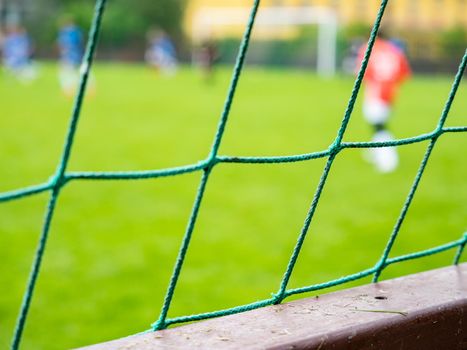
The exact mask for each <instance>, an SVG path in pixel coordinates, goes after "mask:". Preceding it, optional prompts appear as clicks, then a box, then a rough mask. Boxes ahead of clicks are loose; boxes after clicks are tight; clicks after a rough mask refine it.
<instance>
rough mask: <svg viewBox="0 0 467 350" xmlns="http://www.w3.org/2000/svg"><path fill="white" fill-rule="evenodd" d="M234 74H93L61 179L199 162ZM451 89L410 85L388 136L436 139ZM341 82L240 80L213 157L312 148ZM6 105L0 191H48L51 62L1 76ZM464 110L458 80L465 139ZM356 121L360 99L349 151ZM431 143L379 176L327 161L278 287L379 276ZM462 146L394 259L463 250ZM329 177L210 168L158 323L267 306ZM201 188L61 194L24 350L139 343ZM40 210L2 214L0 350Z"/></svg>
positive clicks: (63, 111)
mask: <svg viewBox="0 0 467 350" xmlns="http://www.w3.org/2000/svg"><path fill="white" fill-rule="evenodd" d="M229 76H230V71H229V70H228V69H221V70H220V71H219V72H217V75H216V78H215V81H214V83H213V84H210V85H208V84H204V83H203V82H202V81H201V79H200V76H199V75H198V74H197V73H196V72H194V71H191V70H188V69H182V71H181V72H179V74H178V75H177V76H176V77H174V78H166V77H161V76H157V74H155V73H154V72H152V71H149V70H147V69H146V68H145V67H142V66H126V65H110V64H107V65H98V66H97V67H96V70H95V73H94V78H95V80H96V88H97V89H96V94H95V96H89V97H88V98H87V99H86V101H85V105H84V108H83V113H82V119H81V121H80V124H79V127H78V132H77V137H76V143H75V145H74V148H73V152H72V157H71V162H70V166H69V170H142V169H159V168H163V167H168V166H177V165H183V164H189V163H195V162H197V161H198V160H200V159H204V158H205V157H206V156H207V155H208V152H209V148H210V145H211V142H212V140H213V137H214V133H215V128H216V125H217V120H218V117H219V115H220V111H221V109H222V105H223V101H224V97H225V94H226V90H227V86H228V81H229ZM452 78H453V76H452V77H450V76H440V77H416V78H414V79H412V80H411V81H410V82H409V83H408V84H406V85H405V86H404V87H403V89H402V91H401V93H400V99H399V101H398V104H397V108H396V110H395V113H394V116H393V119H392V120H391V129H392V131H393V133H394V134H395V135H396V136H397V137H409V136H414V135H417V134H420V133H424V132H429V131H431V130H433V129H434V126H435V125H436V122H437V119H438V118H439V115H440V112H441V110H442V108H443V105H444V103H445V100H446V98H447V95H448V92H449V90H450V85H451V81H452ZM352 84H353V79H352V78H351V77H342V78H336V79H334V80H320V79H318V78H317V77H315V76H314V75H312V74H311V73H308V72H302V71H281V70H261V69H258V68H255V69H253V68H249V69H246V71H245V72H244V75H243V76H242V78H241V80H240V85H239V90H238V94H237V96H236V99H235V102H234V105H233V109H232V114H231V117H230V121H229V124H228V126H227V129H226V133H225V137H224V140H223V143H222V146H221V149H220V154H222V155H289V154H295V153H305V152H311V151H318V150H324V149H325V148H327V147H328V146H329V144H330V143H331V142H332V140H333V138H334V137H335V135H336V132H337V128H338V126H339V124H340V121H341V119H342V115H343V111H344V109H345V106H346V103H347V100H348V98H349V96H350V91H351V88H352ZM0 96H1V100H0V101H1V104H0V159H1V168H0V169H1V172H0V191H7V190H11V189H15V188H20V187H22V186H26V185H31V184H36V183H41V182H44V181H46V180H47V179H48V178H49V177H50V176H51V175H52V174H53V172H54V170H55V167H56V165H57V163H58V159H59V156H60V153H61V150H62V144H63V140H64V136H65V132H66V128H67V124H68V118H69V114H70V110H71V105H72V100H68V99H66V98H64V97H63V96H62V95H61V93H60V91H59V88H58V82H57V79H56V68H55V66H51V65H44V66H43V67H42V70H41V75H40V78H39V79H38V80H37V81H36V82H34V83H33V84H31V85H21V84H20V83H18V82H16V81H14V80H12V79H11V78H10V77H7V76H0ZM466 97H467V92H466V85H465V83H463V84H462V85H461V87H460V91H459V95H458V96H457V99H456V101H455V103H454V105H453V109H452V112H451V115H450V116H449V119H448V122H447V124H448V125H451V126H452V125H466V116H467V98H466ZM360 110H361V108H360V99H359V100H358V101H357V106H356V110H355V113H354V115H353V117H352V120H351V122H350V125H349V129H348V132H347V134H346V137H345V140H347V141H363V140H369V139H370V137H371V135H370V129H369V127H368V126H367V125H366V124H365V123H364V121H363V120H362V117H361V112H360ZM426 146H427V143H426V142H423V143H421V144H416V145H410V146H403V147H401V148H399V154H400V158H401V164H400V167H399V168H398V170H397V171H396V172H395V173H392V174H387V175H381V174H378V173H377V172H376V171H375V170H374V169H373V168H372V166H371V165H370V164H367V163H366V162H365V161H364V160H363V157H362V152H361V150H346V151H344V152H342V153H341V154H339V156H338V158H337V160H336V161H335V164H334V166H333V168H332V170H331V174H330V176H329V179H328V183H327V185H326V187H325V189H324V192H323V196H322V200H321V202H320V204H319V206H318V209H317V211H316V215H315V217H314V220H313V222H312V225H311V228H310V232H309V236H308V238H307V240H306V242H305V245H304V247H303V251H302V253H301V255H300V257H299V260H298V265H297V267H296V270H295V272H294V274H293V276H292V279H291V282H290V287H298V286H305V285H309V284H312V283H316V282H323V281H326V280H329V279H331V278H336V277H340V276H342V275H345V274H349V273H353V272H357V271H359V270H361V269H364V268H368V267H371V266H373V265H374V263H375V262H376V261H377V259H378V257H379V256H380V254H381V251H382V249H383V247H384V245H385V242H386V241H387V239H388V236H389V234H390V232H391V229H392V226H393V225H394V222H395V220H396V218H397V216H398V214H399V212H400V209H401V207H402V203H403V201H404V200H405V197H406V195H407V193H408V191H409V188H410V186H411V183H412V181H413V178H414V176H415V173H416V171H417V168H418V166H419V163H420V160H421V158H422V156H423V153H424V150H425V149H426ZM466 146H467V139H466V135H465V134H463V133H457V134H446V135H443V136H442V138H441V139H440V140H439V142H438V144H437V146H436V148H435V150H434V152H433V155H432V159H431V160H430V162H429V164H428V167H427V170H426V174H425V176H424V177H423V179H422V182H421V184H420V188H419V192H418V193H417V195H416V197H415V200H414V202H413V206H412V207H411V208H410V210H409V213H408V217H407V219H406V221H405V222H404V225H403V226H402V229H401V232H400V236H399V238H398V240H397V241H396V244H395V246H394V249H393V253H392V254H391V256H395V255H399V254H404V253H408V252H412V251H416V250H421V249H425V248H429V247H432V246H435V245H438V244H442V243H445V242H448V241H451V240H455V239H458V238H460V236H461V234H462V233H463V232H464V231H465V229H466V227H467V225H466V224H467V222H466V215H465V214H466V212H467V202H466V200H465V199H466V195H467V183H466V181H465V178H466V176H467V171H466V164H465V150H466ZM323 166H324V160H315V161H307V162H302V163H295V164H283V165H235V164H230V165H229V164H221V165H219V166H218V167H216V168H215V170H214V173H213V174H212V177H211V179H210V182H209V184H208V188H207V192H206V197H205V199H204V201H203V203H202V207H201V211H200V216H199V221H198V223H197V226H196V228H195V231H194V237H193V241H192V246H191V248H190V250H189V253H188V256H187V260H186V262H185V265H184V267H183V270H182V274H181V280H180V283H179V285H178V287H177V289H176V292H175V297H174V302H173V305H172V307H171V309H170V313H169V316H178V315H187V314H191V313H197V312H204V311H212V310H216V309H220V308H225V307H231V306H235V305H239V304H245V303H249V302H253V301H256V300H259V299H265V298H268V297H270V294H271V293H272V292H276V291H277V289H278V286H279V281H280V278H281V276H282V274H283V273H284V270H285V267H286V264H287V261H288V259H289V257H290V254H291V251H292V248H293V245H294V243H295V241H296V238H297V235H298V233H299V231H300V228H301V226H302V223H303V220H304V217H305V214H306V212H307V209H308V207H309V205H310V202H311V199H312V196H313V193H314V191H315V189H316V185H317V181H318V179H319V176H320V174H321V172H322V169H323ZM199 178H200V173H195V174H188V175H183V176H178V177H175V178H163V179H155V180H144V181H131V182H130V181H128V182H126V181H114V182H72V183H70V184H69V185H67V187H66V188H65V189H64V190H63V192H62V195H61V197H60V199H59V201H58V205H57V210H56V214H55V216H54V219H53V223H52V228H51V234H50V241H49V244H48V247H47V250H46V254H45V259H44V265H43V267H42V270H41V275H40V278H39V282H38V285H37V289H36V293H35V296H34V299H33V303H32V307H31V310H30V318H29V319H28V322H27V326H26V331H25V334H24V339H23V348H24V349H61V348H66V347H76V346H80V345H86V344H90V343H95V342H100V341H104V340H108V339H112V338H116V337H122V336H125V335H128V334H132V333H136V332H139V331H142V330H145V329H147V328H148V327H149V325H150V323H152V322H153V321H155V320H156V318H157V316H158V313H159V310H160V307H161V304H162V300H163V296H164V293H165V290H166V286H167V283H168V279H169V276H170V273H171V270H172V266H173V264H174V260H175V257H176V253H177V250H178V246H179V244H180V241H181V237H182V235H183V231H184V227H185V224H186V222H187V218H188V215H189V211H190V208H191V205H192V202H193V199H194V196H195V191H196V187H197V184H198V182H199ZM47 198H48V196H47V194H41V195H38V196H35V197H29V198H27V199H21V200H18V201H13V202H8V203H1V204H0V218H1V220H0V261H1V265H0V266H1V267H0V348H6V347H7V346H8V344H9V341H10V337H11V334H12V332H13V327H14V322H15V318H16V314H17V312H18V309H19V306H20V302H21V297H22V293H23V290H24V287H25V284H26V280H27V275H28V272H29V269H30V264H31V261H32V258H33V252H34V248H35V245H36V243H37V240H38V236H39V232H40V227H41V223H42V217H43V213H44V209H45V205H46V202H47ZM453 256H454V251H450V252H448V253H443V254H440V255H438V256H433V257H429V258H424V259H420V260H417V261H411V262H408V263H403V264H400V265H398V266H394V267H390V268H388V269H387V270H386V271H385V272H384V273H383V278H390V277H394V276H398V275H403V274H408V273H412V272H415V271H421V270H426V269H431V268H435V267H438V266H443V265H447V264H449V263H451V261H452V258H453ZM463 261H465V255H464V259H463ZM368 281H369V279H365V280H363V281H360V282H359V283H364V282H368ZM346 286H349V285H346ZM319 293H323V292H322V291H320V292H319Z"/></svg>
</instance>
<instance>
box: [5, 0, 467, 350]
mask: <svg viewBox="0 0 467 350" xmlns="http://www.w3.org/2000/svg"><path fill="white" fill-rule="evenodd" d="M259 3H260V0H255V1H254V3H253V6H252V9H251V14H250V17H249V20H248V24H247V26H246V30H245V33H244V35H243V39H242V42H241V44H240V48H239V52H238V55H237V60H236V64H235V67H234V71H233V76H232V80H231V83H230V87H229V90H228V94H227V98H226V101H225V105H224V109H223V111H222V114H221V117H220V120H219V124H218V127H217V132H216V134H215V137H214V141H213V144H212V147H211V150H210V153H209V156H208V157H207V158H206V159H205V160H202V161H200V162H198V163H196V164H192V165H187V166H181V167H175V168H167V169H161V170H151V171H125V172H67V165H68V161H69V158H70V154H71V150H72V146H73V141H74V137H75V134H76V128H77V124H78V121H79V117H80V111H81V106H82V103H83V98H84V93H85V89H86V84H87V81H88V77H89V72H90V69H91V65H92V62H93V57H94V52H95V49H96V44H97V39H98V36H99V30H100V26H101V20H102V16H103V14H104V9H105V5H106V0H97V1H96V7H95V12H94V19H93V24H92V27H91V30H90V35H89V40H88V44H87V49H86V53H85V56H84V59H83V64H82V69H81V79H80V84H79V88H78V92H77V96H76V99H75V103H74V107H73V110H72V114H71V120H70V124H69V128H68V131H67V135H66V138H65V143H64V148H63V152H62V155H61V158H60V161H59V164H58V167H57V170H56V172H55V174H54V175H53V176H52V177H51V178H50V179H49V181H47V182H45V183H43V184H40V185H36V186H31V187H27V188H22V189H19V190H15V191H10V192H5V193H0V202H6V201H12V200H17V199H20V198H22V197H27V196H32V195H35V194H38V193H42V192H45V191H49V192H50V199H49V201H48V205H47V209H46V212H45V219H44V224H43V227H42V232H41V235H40V239H39V243H38V245H37V249H36V254H35V258H34V260H33V263H32V269H31V273H30V276H29V280H28V284H27V288H26V290H25V292H24V297H23V302H22V305H21V309H20V312H19V315H18V319H17V323H16V328H15V332H14V335H13V339H12V348H13V349H17V348H18V347H19V344H20V341H21V338H22V334H23V330H24V327H25V323H26V320H27V316H28V310H29V307H30V304H31V300H32V296H33V293H34V289H35V286H36V282H37V278H38V275H39V270H40V267H41V263H42V259H43V256H44V251H45V248H46V244H47V239H48V234H49V228H50V223H51V221H52V217H53V214H54V210H55V207H56V202H57V198H58V197H59V195H60V192H61V190H62V188H63V187H64V186H65V185H67V184H68V183H69V182H73V181H75V180H117V179H119V180H134V179H144V178H158V177H166V176H177V175H181V174H187V173H192V172H201V173H202V177H201V181H200V184H199V187H198V191H197V195H196V198H195V201H194V204H193V208H192V211H191V215H190V218H189V220H188V224H187V227H186V231H185V235H184V237H183V240H182V243H181V246H180V250H179V252H178V256H177V259H176V262H175V266H174V270H173V273H172V276H171V278H170V282H169V285H168V287H167V292H166V296H165V299H164V302H163V306H162V310H161V312H160V315H159V318H158V319H157V321H156V322H155V323H154V324H153V325H152V328H151V329H150V331H151V330H160V329H164V328H166V327H168V326H169V325H172V324H176V323H183V322H189V321H196V320H202V319H207V318H211V317H217V316H223V315H229V314H234V313H239V312H242V311H247V310H252V309H256V308H259V307H263V306H266V305H272V304H278V303H280V302H282V301H283V300H284V299H285V298H287V297H289V296H291V295H295V294H300V293H305V292H310V291H316V290H319V289H323V288H328V287H332V286H336V285H340V284H343V283H346V282H349V281H354V280H358V279H361V278H364V277H366V276H370V275H373V281H377V280H378V278H379V276H380V274H381V272H382V271H383V270H384V269H385V268H386V267H387V266H389V265H391V264H395V263H399V262H402V261H406V260H411V259H417V258H421V257H425V256H428V255H432V254H437V253H440V252H444V251H446V250H450V249H457V252H456V253H455V257H454V264H457V263H458V262H459V260H460V258H461V255H462V252H463V250H464V247H465V245H466V243H467V233H465V234H464V235H463V236H462V237H461V238H460V239H458V240H456V241H453V242H449V243H446V244H444V245H441V246H438V247H434V248H431V249H427V250H423V251H419V252H415V253H411V254H407V255H403V256H398V257H394V258H389V254H390V252H391V249H392V247H393V245H394V242H395V240H396V238H397V235H398V233H399V230H400V228H401V225H402V223H403V222H404V219H405V217H406V214H407V211H408V209H409V207H410V205H411V203H412V200H413V198H414V196H415V193H416V191H417V187H418V185H419V183H420V180H421V178H422V176H423V173H424V171H425V168H426V165H427V163H428V160H429V158H430V155H431V153H432V151H433V148H434V147H435V144H436V142H437V141H438V139H439V138H440V136H441V135H443V134H445V133H455V132H466V131H467V126H459V127H446V126H444V125H445V122H446V118H447V117H448V114H449V110H450V108H451V105H452V102H453V100H454V97H455V95H456V92H457V89H458V87H459V84H460V82H461V79H462V76H463V73H464V71H465V68H466V64H467V51H466V53H465V54H464V56H463V58H462V60H461V62H460V65H459V68H458V71H457V74H456V76H455V79H454V82H453V84H452V88H451V91H450V93H449V96H448V98H447V101H446V104H445V106H444V109H443V111H442V113H441V116H440V118H439V121H438V124H437V125H436V127H435V128H434V130H433V131H432V132H430V133H427V134H423V135H419V136H415V137H410V138H405V139H398V140H394V141H388V142H343V141H342V140H343V137H344V134H345V132H346V129H347V126H348V123H349V121H350V117H351V115H352V111H353V108H354V105H355V101H356V99H357V96H358V93H359V90H360V86H361V84H362V80H363V76H364V73H365V70H366V67H367V65H368V60H369V57H370V54H371V51H372V48H373V45H374V43H375V40H376V35H377V32H378V28H379V27H380V23H381V19H382V18H383V14H384V11H385V9H386V6H387V4H388V0H383V1H382V2H381V6H380V8H379V11H378V15H377V17H376V21H375V23H374V25H373V29H372V31H371V35H370V38H369V41H368V45H367V49H366V52H365V55H364V58H363V61H362V64H361V67H360V70H359V72H358V75H357V78H356V80H355V84H354V87H353V90H352V93H351V96H350V99H349V102H348V105H347V108H346V110H345V113H344V117H343V120H342V122H341V125H340V128H339V130H338V132H337V136H336V138H335V139H334V140H333V141H332V143H331V145H330V146H329V148H328V149H326V150H324V151H319V152H312V153H308V154H300V155H292V156H282V157H229V156H220V155H218V150H219V147H220V144H221V141H222V137H223V134H224V130H225V127H226V124H227V121H228V117H229V113H230V108H231V105H232V102H233V99H234V95H235V91H236V87H237V83H238V81H239V78H240V74H241V72H242V68H243V64H244V61H245V56H246V52H247V49H248V44H249V40H250V36H251V32H252V29H253V25H254V22H255V17H256V14H257V12H258V7H259ZM422 141H429V144H428V147H427V150H426V152H425V155H424V157H423V160H422V162H421V164H420V167H419V169H418V172H417V174H416V176H415V179H414V182H413V184H412V187H411V188H410V191H409V194H408V196H407V198H406V200H405V202H404V205H403V207H402V210H401V212H400V214H399V217H398V219H397V221H396V224H395V225H394V228H393V230H392V232H391V235H390V237H389V240H388V242H387V244H386V246H385V248H384V250H383V252H382V255H381V258H380V259H379V260H378V261H377V263H376V264H375V265H374V266H373V267H371V268H368V269H366V270H363V271H359V272H357V273H354V274H350V275H347V276H344V277H341V278H338V279H335V280H331V281H328V282H325V283H319V284H314V285H309V286H305V287H301V288H295V289H288V288H287V286H288V282H289V280H290V277H291V275H292V272H293V270H294V267H295V264H296V262H297V258H298V256H299V254H300V251H301V248H302V245H303V243H304V241H305V239H306V236H307V233H308V229H309V227H310V224H311V222H312V219H313V216H314V213H315V210H316V208H317V206H318V203H319V200H320V196H321V193H322V192H323V189H324V187H325V184H326V179H327V177H328V175H329V173H330V171H331V168H332V165H333V162H334V160H335V159H336V157H337V156H338V154H339V153H340V152H341V151H344V150H345V149H348V148H375V147H393V146H401V145H407V144H413V143H418V142H422ZM318 158H325V159H327V161H326V165H325V167H324V170H323V173H322V175H321V178H320V181H319V183H318V187H317V189H316V192H315V194H314V196H313V199H312V201H311V205H310V208H309V210H308V213H307V215H306V218H305V222H304V224H303V227H302V230H301V232H300V234H299V236H298V239H297V242H296V244H295V247H294V249H293V251H292V254H291V257H290V260H289V262H288V264H287V267H286V270H285V273H284V276H283V278H282V280H281V282H280V287H279V290H278V291H277V292H276V293H275V294H273V295H272V297H271V298H269V299H266V300H261V301H258V302H254V303H251V304H247V305H242V306H237V307H233V308H230V309H224V310H218V311H214V312H207V313H202V314H197V315H189V316H182V317H176V318H167V314H168V311H169V308H170V305H171V302H172V298H173V295H174V291H175V288H176V286H177V281H178V279H179V276H180V272H181V269H182V266H183V263H184V260H185V256H186V254H187V251H188V248H189V246H190V240H191V237H192V234H193V230H194V227H195V224H196V220H197V217H198V213H199V210H200V207H201V203H202V200H203V196H204V192H205V189H206V186H207V183H208V180H209V177H210V174H211V173H212V171H213V170H214V168H215V167H216V166H217V165H218V164H220V163H291V162H301V161H307V160H311V159H318Z"/></svg>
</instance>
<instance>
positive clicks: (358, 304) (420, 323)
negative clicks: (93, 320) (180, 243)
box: [86, 263, 467, 350]
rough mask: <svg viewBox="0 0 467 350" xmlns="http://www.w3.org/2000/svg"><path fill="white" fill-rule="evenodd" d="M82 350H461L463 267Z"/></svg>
mask: <svg viewBox="0 0 467 350" xmlns="http://www.w3.org/2000/svg"><path fill="white" fill-rule="evenodd" d="M86 349H87V350H109V349H138V350H140V349H141V350H147V349H319V350H325V349H391V350H392V349H417V350H419V349H441V350H445V349H467V263H464V264H461V265H459V266H457V267H456V266H451V267H446V268H442V269H437V270H431V271H428V272H422V273H418V274H414V275H409V276H405V277H400V278H396V279H392V280H387V281H383V282H380V283H376V284H368V285H364V286H360V287H356V288H351V289H347V290H343V291H338V292H334V293H330V294H325V295H321V296H319V297H312V298H306V299H302V300H297V301H292V302H289V303H284V304H281V305H276V306H269V307H265V308H262V309H258V310H254V311H249V312H245V313H241V314H237V315H230V316H225V317H220V318H217V319H212V320H206V321H201V322H198V323H194V324H189V325H185V326H180V327H177V328H172V329H168V330H163V331H159V332H155V333H148V334H143V335H136V336H130V337H127V338H123V339H119V340H114V341H110V342H107V343H103V344H97V345H93V346H90V347H87V348H86Z"/></svg>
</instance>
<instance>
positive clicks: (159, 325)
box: [151, 320, 167, 331]
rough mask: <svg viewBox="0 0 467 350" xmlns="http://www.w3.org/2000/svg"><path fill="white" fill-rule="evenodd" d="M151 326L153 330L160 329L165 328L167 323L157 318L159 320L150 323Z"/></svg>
mask: <svg viewBox="0 0 467 350" xmlns="http://www.w3.org/2000/svg"><path fill="white" fill-rule="evenodd" d="M151 327H152V330H153V331H160V330H162V329H165V328H167V325H166V324H165V322H164V321H161V320H159V321H157V322H154V323H153V324H152V325H151Z"/></svg>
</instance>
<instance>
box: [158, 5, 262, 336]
mask: <svg viewBox="0 0 467 350" xmlns="http://www.w3.org/2000/svg"><path fill="white" fill-rule="evenodd" d="M259 3H260V0H255V2H254V4H253V7H252V9H251V13H250V17H249V20H248V24H247V26H246V29H245V33H244V35H243V39H242V42H241V44H240V48H239V51H238V55H237V60H236V63H235V67H234V72H233V76H232V81H231V83H230V87H229V92H228V94H227V98H226V101H225V104H224V109H223V111H222V114H221V118H220V121H219V124H218V127H217V131H216V135H215V137H214V142H213V144H212V147H211V152H210V155H209V158H208V159H209V163H208V165H206V167H205V168H204V173H203V177H202V178H201V183H200V185H199V188H198V192H197V194H196V199H195V203H194V205H193V209H192V212H191V215H190V219H189V221H188V225H187V229H186V231H185V236H184V237H183V240H182V245H181V247H180V250H179V253H178V256H177V260H176V262H175V267H174V271H173V273H172V277H171V278H170V282H169V286H168V288H167V293H166V295H165V298H164V303H163V305H162V310H161V313H160V316H159V319H158V320H157V321H156V322H155V323H154V324H153V325H152V327H153V329H154V330H159V329H164V328H166V327H167V324H166V318H167V313H168V311H169V307H170V303H171V302H172V298H173V294H174V292H175V287H176V285H177V281H178V278H179V276H180V271H181V268H182V265H183V262H184V261H185V256H186V253H187V251H188V246H189V244H190V240H191V236H192V234H193V229H194V227H195V223H196V219H197V217H198V212H199V207H200V205H201V201H202V199H203V196H204V191H205V189H206V185H207V182H208V179H209V174H210V173H211V170H212V168H213V167H214V165H215V164H216V157H217V152H218V150H219V146H220V144H221V140H222V136H223V134H224V131H225V126H226V124H227V120H228V117H229V114H230V108H231V106H232V102H233V98H234V96H235V91H236V89H237V85H238V80H239V78H240V74H241V73H242V68H243V64H244V62H245V56H246V52H247V50H248V44H249V42H250V37H251V32H252V30H253V24H254V22H255V18H256V13H257V12H258V7H259Z"/></svg>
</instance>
